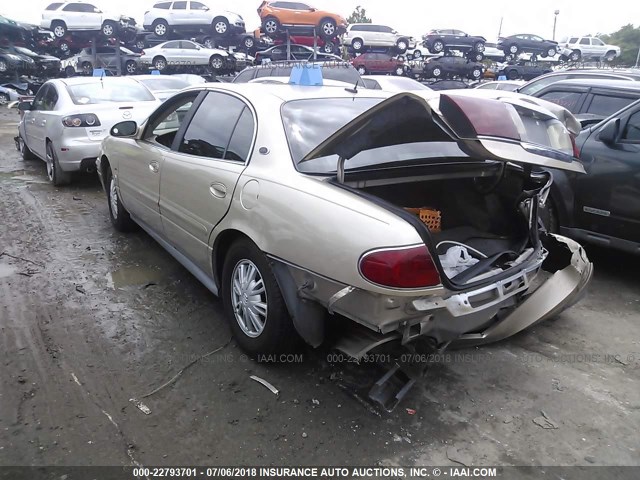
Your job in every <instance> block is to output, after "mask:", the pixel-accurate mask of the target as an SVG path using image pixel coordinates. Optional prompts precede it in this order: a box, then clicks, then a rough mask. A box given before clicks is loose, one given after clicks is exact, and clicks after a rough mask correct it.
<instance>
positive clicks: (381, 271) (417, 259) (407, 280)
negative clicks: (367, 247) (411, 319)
mask: <svg viewBox="0 0 640 480" xmlns="http://www.w3.org/2000/svg"><path fill="white" fill-rule="evenodd" d="M360 273H361V274H362V276H363V277H364V278H366V279H367V280H369V281H370V282H372V283H375V284H378V285H383V286H385V287H392V288H424V287H433V286H435V285H439V284H440V275H439V274H438V270H437V269H436V266H435V264H434V263H433V259H432V258H431V255H430V254H429V250H428V249H427V247H426V245H421V246H417V247H411V248H402V249H389V250H377V251H374V252H370V253H367V254H365V255H364V256H363V257H362V258H361V259H360Z"/></svg>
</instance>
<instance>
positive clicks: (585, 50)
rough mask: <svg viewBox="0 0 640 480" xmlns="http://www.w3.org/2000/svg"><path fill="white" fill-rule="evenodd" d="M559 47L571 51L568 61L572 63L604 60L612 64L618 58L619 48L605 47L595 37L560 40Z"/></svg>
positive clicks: (614, 46) (613, 46) (604, 44)
mask: <svg viewBox="0 0 640 480" xmlns="http://www.w3.org/2000/svg"><path fill="white" fill-rule="evenodd" d="M560 45H561V46H564V47H566V48H568V49H569V50H571V53H570V54H569V60H571V61H572V62H577V61H579V60H580V59H582V58H585V59H588V58H598V59H601V58H604V59H605V60H606V61H607V62H612V61H613V60H614V59H615V58H616V57H618V56H620V47H618V46H616V45H607V44H606V43H604V42H603V41H602V40H600V39H599V38H596V37H578V36H576V37H566V38H563V39H562V40H560Z"/></svg>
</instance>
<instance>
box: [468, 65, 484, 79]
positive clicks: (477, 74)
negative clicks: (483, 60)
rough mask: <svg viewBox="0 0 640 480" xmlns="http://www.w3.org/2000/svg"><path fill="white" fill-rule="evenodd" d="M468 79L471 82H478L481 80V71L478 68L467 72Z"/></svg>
mask: <svg viewBox="0 0 640 480" xmlns="http://www.w3.org/2000/svg"><path fill="white" fill-rule="evenodd" d="M469 78H470V79H471V80H480V79H481V78H482V69H481V68H480V67H474V68H472V69H471V72H469Z"/></svg>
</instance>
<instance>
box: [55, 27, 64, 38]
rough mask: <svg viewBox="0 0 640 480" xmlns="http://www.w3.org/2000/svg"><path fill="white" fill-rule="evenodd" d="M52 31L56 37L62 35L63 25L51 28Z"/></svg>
mask: <svg viewBox="0 0 640 480" xmlns="http://www.w3.org/2000/svg"><path fill="white" fill-rule="evenodd" d="M53 33H55V35H56V37H63V36H64V27H61V26H60V25H58V26H57V27H56V28H54V29H53Z"/></svg>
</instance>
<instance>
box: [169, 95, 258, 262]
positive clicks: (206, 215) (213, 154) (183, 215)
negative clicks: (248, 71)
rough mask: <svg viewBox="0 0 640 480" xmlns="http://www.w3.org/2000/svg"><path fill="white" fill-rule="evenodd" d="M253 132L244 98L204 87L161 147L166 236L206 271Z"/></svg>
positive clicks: (244, 162)
mask: <svg viewBox="0 0 640 480" xmlns="http://www.w3.org/2000/svg"><path fill="white" fill-rule="evenodd" d="M254 132H255V121H254V117H253V114H252V112H251V109H250V108H249V107H248V106H247V105H246V104H245V103H244V101H242V100H240V99H239V98H238V97H236V96H234V95H232V94H228V93H222V92H209V93H208V94H207V96H206V97H205V98H204V100H203V101H202V103H201V104H200V105H199V106H198V108H197V111H196V112H195V114H194V116H193V118H192V119H191V121H190V122H189V125H188V127H187V128H186V130H185V132H184V135H181V138H180V139H179V140H178V141H179V144H178V145H176V144H174V148H173V149H172V151H170V152H165V153H164V167H163V172H162V175H161V180H160V213H161V215H162V224H163V227H164V233H165V236H166V238H167V239H168V240H169V242H170V243H171V244H172V245H173V246H174V247H176V248H177V249H178V250H179V251H180V252H182V253H183V254H184V255H186V256H187V257H188V258H189V259H191V261H193V262H194V263H195V264H196V265H197V266H198V267H199V268H200V269H201V270H203V271H205V272H207V273H211V271H212V270H211V269H212V263H211V245H212V239H211V242H210V235H211V232H212V231H213V229H214V227H215V226H216V225H217V224H218V223H219V222H220V221H221V220H222V218H223V217H224V216H225V215H226V213H227V211H228V210H229V206H230V205H231V200H232V198H233V194H234V190H235V187H236V184H237V182H238V180H239V178H240V175H241V174H242V172H243V170H244V169H245V166H246V161H247V159H248V158H249V151H250V149H251V145H252V144H253V138H254ZM176 146H177V148H176Z"/></svg>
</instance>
